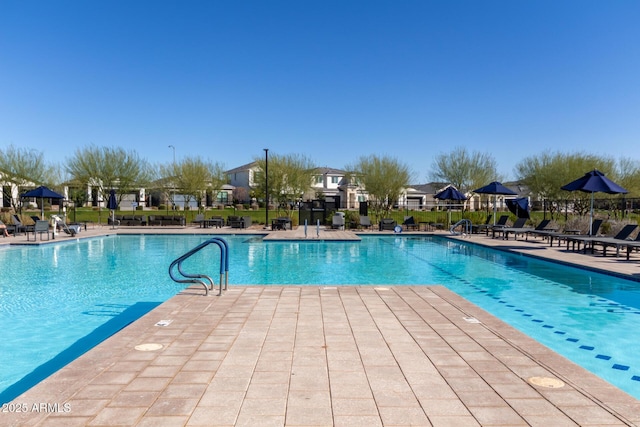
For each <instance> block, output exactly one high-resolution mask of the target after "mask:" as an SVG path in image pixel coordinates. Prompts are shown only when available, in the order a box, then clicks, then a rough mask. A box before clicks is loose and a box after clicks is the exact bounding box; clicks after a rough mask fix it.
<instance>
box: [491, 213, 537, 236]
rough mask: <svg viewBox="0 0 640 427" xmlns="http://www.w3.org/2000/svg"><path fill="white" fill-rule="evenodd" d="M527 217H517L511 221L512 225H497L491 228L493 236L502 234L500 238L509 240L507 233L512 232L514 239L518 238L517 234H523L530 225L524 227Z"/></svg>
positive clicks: (529, 228)
mask: <svg viewBox="0 0 640 427" xmlns="http://www.w3.org/2000/svg"><path fill="white" fill-rule="evenodd" d="M526 223H527V218H518V219H516V221H515V222H514V223H513V226H512V227H499V228H496V229H494V230H493V238H494V239H495V238H496V234H502V240H509V234H513V238H514V240H517V239H518V234H525V233H527V232H528V231H529V230H531V229H532V228H531V227H525V226H524V225H525V224H526Z"/></svg>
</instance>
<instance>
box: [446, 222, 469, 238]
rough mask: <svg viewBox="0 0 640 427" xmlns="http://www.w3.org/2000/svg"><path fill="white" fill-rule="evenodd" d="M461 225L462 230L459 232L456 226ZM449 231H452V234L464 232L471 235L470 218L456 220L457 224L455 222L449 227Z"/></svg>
mask: <svg viewBox="0 0 640 427" xmlns="http://www.w3.org/2000/svg"><path fill="white" fill-rule="evenodd" d="M458 227H461V228H462V231H461V232H457V231H456V228H458ZM449 231H450V232H451V234H461V233H462V234H463V235H466V236H470V235H471V221H470V220H468V219H461V220H460V221H458V222H456V223H455V224H453V225H452V226H451V228H449Z"/></svg>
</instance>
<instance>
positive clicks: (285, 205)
mask: <svg viewBox="0 0 640 427" xmlns="http://www.w3.org/2000/svg"><path fill="white" fill-rule="evenodd" d="M255 162H256V165H257V169H258V171H257V172H258V173H256V175H255V177H254V184H255V185H256V187H255V189H254V191H253V192H254V195H255V196H257V197H262V198H265V197H264V196H265V194H264V192H265V188H266V183H265V177H267V175H266V174H265V169H268V172H269V176H268V181H269V197H268V200H271V201H273V202H275V203H276V205H277V206H278V212H279V213H283V214H284V215H285V216H288V217H290V216H291V214H292V211H293V208H294V207H295V206H296V203H297V202H298V201H299V200H300V198H301V197H302V195H303V194H304V193H305V192H307V191H308V190H309V189H311V185H312V180H313V173H314V169H315V165H314V164H313V162H312V161H311V160H310V159H309V158H307V157H305V156H303V155H300V154H288V155H278V154H270V155H269V160H268V162H269V164H268V168H267V160H266V159H263V158H262V159H256V160H255ZM265 200H266V198H265Z"/></svg>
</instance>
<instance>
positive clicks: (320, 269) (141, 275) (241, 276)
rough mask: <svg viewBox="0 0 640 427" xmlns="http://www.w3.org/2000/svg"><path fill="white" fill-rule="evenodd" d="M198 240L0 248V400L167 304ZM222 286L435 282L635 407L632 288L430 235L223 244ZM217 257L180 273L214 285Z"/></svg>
mask: <svg viewBox="0 0 640 427" xmlns="http://www.w3.org/2000/svg"><path fill="white" fill-rule="evenodd" d="M206 238H207V236H179V237H176V236H110V237H101V238H95V239H86V240H82V241H78V242H76V241H73V242H64V243H56V244H49V245H41V246H35V247H33V246H30V247H18V248H15V247H11V248H5V249H2V250H0V264H1V265H2V266H3V273H2V275H1V276H0V330H1V331H2V340H1V341H0V367H1V371H0V403H4V402H7V401H9V400H11V399H13V398H14V397H16V396H17V395H18V394H20V393H21V392H23V391H25V390H26V389H28V388H29V387H31V386H32V385H34V384H36V383H37V382H39V381H41V380H42V379H43V378H45V377H46V376H47V375H49V374H51V373H52V372H54V371H55V370H57V369H59V368H60V367H61V366H64V365H65V364H66V363H68V362H69V361H71V360H73V359H74V358H75V357H77V356H79V355H80V354H82V353H83V352H84V351H86V350H87V349H89V348H91V347H92V346H93V345H95V344H97V343H98V342H100V341H102V340H103V339H105V338H106V337H108V336H109V335H111V334H113V333H114V332H116V331H118V330H119V329H121V328H122V327H124V326H126V325H127V324H128V323H130V322H132V321H133V320H135V319H137V318H138V317H140V316H141V315H142V314H144V313H146V312H148V311H149V310H151V309H152V308H153V307H155V306H157V305H158V304H160V303H162V302H163V301H165V300H167V299H168V298H170V297H171V296H173V295H175V294H176V293H177V292H179V291H180V290H181V289H183V287H184V285H180V284H176V283H174V282H172V281H171V280H170V278H169V277H168V274H167V268H168V265H169V263H170V262H171V261H172V260H173V259H175V258H176V257H178V256H179V255H182V254H183V253H184V252H186V251H188V250H189V249H191V248H192V247H194V246H196V245H197V244H199V243H200V242H202V241H204V240H205V239H206ZM224 238H225V239H226V240H227V241H228V242H229V246H230V277H229V281H230V284H231V285H232V286H233V284H250V285H269V284H326V285H343V284H344V285H347V284H356V285H367V284H371V285H375V284H411V285H420V284H425V285H429V284H441V285H444V286H446V287H447V288H449V289H451V290H452V291H454V292H456V293H458V294H460V295H461V296H463V297H464V298H467V299H468V300H470V301H472V302H474V303H475V304H477V305H479V306H480V307H482V308H484V309H485V310H487V311H489V312H491V313H493V314H494V315H496V316H497V317H499V318H501V319H502V320H504V321H506V322H507V323H509V324H511V325H513V326H514V327H516V328H518V329H520V330H521V331H523V332H525V333H526V334H528V335H530V336H531V337H533V338H535V339H536V340H538V341H540V342H542V343H543V344H545V345H547V346H548V347H550V348H552V349H554V350H555V351H557V352H559V353H561V354H563V355H564V356H566V357H567V358H569V359H571V360H573V361H574V362H576V363H578V364H580V365H582V366H584V367H585V368H587V369H589V370H591V371H592V372H594V373H596V374H597V375H599V376H601V377H602V378H604V379H606V380H608V381H609V382H611V383H613V384H615V385H616V386H618V387H619V388H621V389H623V390H625V391H627V392H628V393H630V394H632V395H633V396H635V397H636V398H640V361H639V360H638V357H637V355H638V354H640V340H638V339H637V337H636V336H635V333H636V331H637V330H638V325H639V324H640V283H637V282H632V281H627V280H622V279H618V278H615V277H611V276H607V275H601V274H598V273H594V272H590V271H586V270H582V269H575V268H571V267H566V266H562V265H558V264H553V263H548V262H543V261H539V260H536V259H533V258H529V257H525V256H521V255H515V254H509V253H505V252H500V251H495V250H492V249H488V248H483V247H479V246H476V245H473V244H468V243H464V242H457V241H450V240H448V239H443V238H436V237H410V236H403V237H400V236H389V237H374V236H365V237H363V239H362V241H361V242H353V243H351V242H318V241H312V242H304V241H303V242H299V241H296V242H267V243H265V242H262V240H261V238H259V237H251V236H224ZM218 260H219V258H218V253H217V248H215V247H212V248H211V250H209V248H207V249H206V250H203V251H201V252H200V253H198V254H197V255H196V256H194V257H193V258H191V259H189V260H188V261H187V262H185V270H187V271H192V270H193V271H196V270H197V272H201V273H208V274H210V275H211V276H212V277H215V278H217V277H218Z"/></svg>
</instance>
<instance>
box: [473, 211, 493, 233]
mask: <svg viewBox="0 0 640 427" xmlns="http://www.w3.org/2000/svg"><path fill="white" fill-rule="evenodd" d="M491 218H493V215H492V214H489V215H487V220H486V221H485V222H484V224H473V225H472V226H471V233H473V234H477V233H480V232H481V231H486V230H487V229H488V228H490V227H491V224H489V223H490V222H491Z"/></svg>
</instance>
